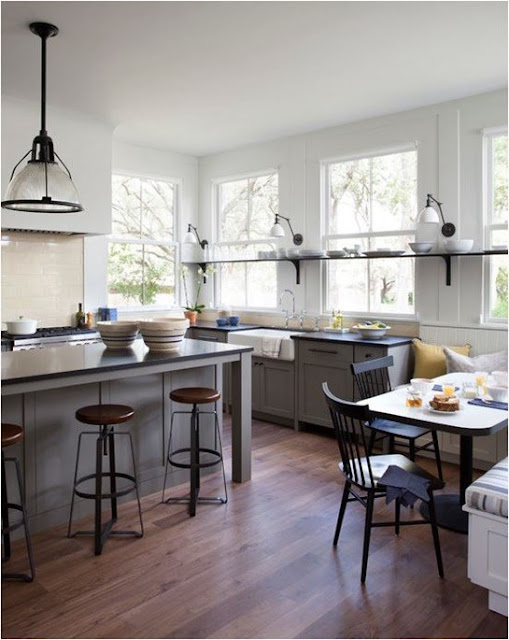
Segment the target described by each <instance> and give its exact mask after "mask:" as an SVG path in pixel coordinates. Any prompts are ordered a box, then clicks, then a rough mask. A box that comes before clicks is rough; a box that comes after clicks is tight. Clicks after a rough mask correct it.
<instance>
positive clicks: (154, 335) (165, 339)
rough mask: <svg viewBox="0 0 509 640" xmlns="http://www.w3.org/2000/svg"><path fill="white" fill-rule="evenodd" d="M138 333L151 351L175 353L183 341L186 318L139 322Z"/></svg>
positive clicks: (154, 319)
mask: <svg viewBox="0 0 509 640" xmlns="http://www.w3.org/2000/svg"><path fill="white" fill-rule="evenodd" d="M139 325H140V333H141V337H142V338H143V341H144V343H145V344H146V345H147V347H148V348H149V349H150V350H151V351H176V350H177V349H178V348H179V347H180V343H181V342H182V340H183V339H184V336H185V334H186V331H187V328H188V327H189V320H188V319H187V318H153V319H151V320H140V322H139Z"/></svg>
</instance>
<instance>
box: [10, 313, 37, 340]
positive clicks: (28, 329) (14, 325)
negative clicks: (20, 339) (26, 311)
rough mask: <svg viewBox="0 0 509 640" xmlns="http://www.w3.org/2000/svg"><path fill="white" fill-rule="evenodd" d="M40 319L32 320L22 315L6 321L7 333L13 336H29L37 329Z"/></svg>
mask: <svg viewBox="0 0 509 640" xmlns="http://www.w3.org/2000/svg"><path fill="white" fill-rule="evenodd" d="M38 324H39V320H32V319H30V318H24V317H23V316H20V317H19V319H18V320H12V321H11V322H6V323H5V326H6V327H7V333H10V334H11V335H12V336H29V335H31V334H32V333H35V332H36V331H37V325H38Z"/></svg>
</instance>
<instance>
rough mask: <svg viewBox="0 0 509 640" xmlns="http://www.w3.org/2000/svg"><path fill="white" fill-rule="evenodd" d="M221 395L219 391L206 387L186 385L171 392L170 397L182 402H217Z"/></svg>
mask: <svg viewBox="0 0 509 640" xmlns="http://www.w3.org/2000/svg"><path fill="white" fill-rule="evenodd" d="M220 397H221V394H220V393H219V391H216V389H207V388H206V387H184V388H182V389H174V390H173V391H171V392H170V399H171V400H173V401H174V402H180V403H182V404H207V403H209V402H217V401H218V400H219V398H220Z"/></svg>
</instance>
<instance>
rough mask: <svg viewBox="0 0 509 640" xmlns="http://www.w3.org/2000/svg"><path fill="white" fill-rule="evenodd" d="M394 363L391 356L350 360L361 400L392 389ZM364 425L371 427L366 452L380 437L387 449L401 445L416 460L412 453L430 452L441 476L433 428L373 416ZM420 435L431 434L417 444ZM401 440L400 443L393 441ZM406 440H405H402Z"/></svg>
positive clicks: (391, 450) (394, 448)
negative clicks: (390, 374) (387, 442)
mask: <svg viewBox="0 0 509 640" xmlns="http://www.w3.org/2000/svg"><path fill="white" fill-rule="evenodd" d="M393 364H394V359H393V357H392V356H386V357H385V358H376V359H374V360H365V361H364V362H353V363H352V364H351V365H350V370H351V371H352V374H353V377H354V380H355V384H356V385H357V389H358V390H359V395H360V397H361V399H362V400H368V399H369V398H372V397H373V396H378V395H380V394H381V393H387V392H388V391H391V383H390V380H389V367H392V366H393ZM366 427H367V428H368V429H369V430H370V432H371V433H370V438H369V443H368V451H369V453H372V451H373V447H374V446H375V443H376V442H377V441H379V440H383V439H385V438H389V452H390V453H395V452H396V444H397V445H398V446H400V447H404V449H405V450H406V451H408V457H409V458H410V460H415V454H416V453H418V452H419V451H433V452H434V455H435V462H436V465H437V472H438V477H439V478H440V480H443V479H444V476H443V473H442V461H441V460H440V449H439V447H438V436H437V432H436V431H434V430H433V429H425V428H423V427H415V426H414V425H411V424H404V423H402V422H395V421H393V420H384V419H382V418H374V419H373V420H371V422H370V423H369V424H367V425H366ZM423 436H431V440H428V441H427V442H425V443H424V444H421V445H418V444H417V443H416V440H417V439H418V438H422V437H423ZM395 438H398V440H403V442H397V443H396V441H395ZM405 441H406V442H405Z"/></svg>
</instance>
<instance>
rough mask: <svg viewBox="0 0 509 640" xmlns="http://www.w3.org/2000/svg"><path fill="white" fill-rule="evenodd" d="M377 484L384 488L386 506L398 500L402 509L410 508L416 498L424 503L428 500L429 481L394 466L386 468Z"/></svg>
mask: <svg viewBox="0 0 509 640" xmlns="http://www.w3.org/2000/svg"><path fill="white" fill-rule="evenodd" d="M378 484H379V485H384V486H385V488H386V492H387V493H386V496H385V503H386V504H389V502H391V500H395V499H396V498H399V500H400V502H401V504H402V505H403V506H404V507H410V506H412V505H413V503H414V502H415V501H416V500H417V499H418V498H420V499H421V500H424V501H425V502H428V500H429V494H428V487H429V484H430V482H429V480H427V479H426V478H422V477H420V476H416V475H415V474H414V473H410V472H409V471H405V469H402V468H401V467H398V466H397V465H394V464H391V465H389V466H388V467H387V469H386V471H385V473H384V474H383V476H382V477H381V478H380V480H378Z"/></svg>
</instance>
